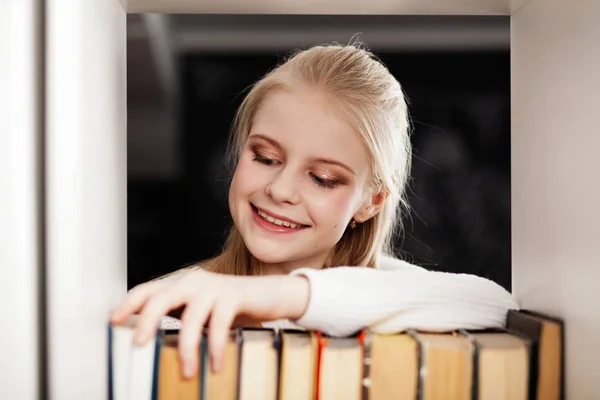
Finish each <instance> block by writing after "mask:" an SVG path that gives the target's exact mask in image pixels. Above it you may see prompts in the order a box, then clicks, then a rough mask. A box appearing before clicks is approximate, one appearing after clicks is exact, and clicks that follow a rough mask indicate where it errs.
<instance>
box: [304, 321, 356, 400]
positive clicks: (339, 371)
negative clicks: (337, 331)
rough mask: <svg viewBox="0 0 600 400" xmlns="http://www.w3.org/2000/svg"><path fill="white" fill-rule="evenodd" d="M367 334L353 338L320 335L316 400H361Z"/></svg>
mask: <svg viewBox="0 0 600 400" xmlns="http://www.w3.org/2000/svg"><path fill="white" fill-rule="evenodd" d="M363 335H364V332H360V333H359V334H357V335H354V336H350V337H330V336H325V335H320V334H319V335H318V353H317V354H318V355H317V357H318V369H317V379H316V385H317V393H316V394H317V396H316V398H317V400H318V399H323V400H326V399H345V400H360V398H361V394H362V390H361V381H362V373H363V344H362V341H363V339H364V336H363Z"/></svg>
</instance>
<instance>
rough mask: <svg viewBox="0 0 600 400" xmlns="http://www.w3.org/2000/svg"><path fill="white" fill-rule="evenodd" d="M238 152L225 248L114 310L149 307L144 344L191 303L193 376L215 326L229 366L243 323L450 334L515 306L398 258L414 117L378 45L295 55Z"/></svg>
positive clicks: (252, 107)
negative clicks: (205, 332) (204, 333)
mask: <svg viewBox="0 0 600 400" xmlns="http://www.w3.org/2000/svg"><path fill="white" fill-rule="evenodd" d="M230 148H231V154H233V161H234V163H235V172H234V175H233V178H232V180H231V186H230V190H229V209H230V212H231V216H232V218H233V227H232V229H231V233H230V235H229V238H228V240H227V242H226V244H225V246H224V250H223V252H222V253H221V254H220V255H218V256H217V257H216V258H214V259H211V260H206V261H204V262H201V263H199V264H198V265H196V266H194V267H192V268H186V269H183V270H180V271H178V272H177V273H174V274H171V275H168V276H167V277H165V278H162V279H159V280H156V281H152V282H149V283H145V284H142V285H139V286H137V287H135V288H134V289H132V290H131V291H130V293H129V294H128V296H127V297H126V299H125V300H124V302H123V303H122V304H121V305H120V306H119V307H117V308H116V310H115V311H114V313H113V315H112V322H113V323H119V322H122V321H123V320H124V319H125V318H126V317H128V316H129V315H131V314H133V313H136V312H138V313H139V319H138V324H137V329H136V342H137V343H138V344H144V343H145V342H146V341H147V340H148V339H149V338H150V336H151V335H153V334H154V332H155V329H156V327H157V325H158V324H159V322H160V321H161V317H163V316H165V315H166V314H168V313H169V312H170V311H172V310H174V309H178V308H181V307H184V310H183V314H182V317H181V330H180V338H179V352H180V356H181V360H182V363H183V370H184V373H185V374H186V375H188V376H191V375H193V374H194V373H195V371H196V370H197V367H198V356H197V355H198V346H199V341H200V337H201V330H202V327H203V326H204V325H205V323H206V322H207V321H208V325H209V328H210V329H209V352H210V358H211V365H212V367H213V368H214V369H218V368H219V367H220V365H221V363H222V359H221V357H222V350H223V347H224V345H225V343H226V338H227V332H228V330H229V329H230V327H231V326H232V325H246V324H249V323H259V324H262V326H268V327H276V328H282V327H300V328H305V329H314V330H321V331H323V332H325V333H327V334H330V335H348V334H351V333H353V332H356V331H357V330H359V329H361V328H364V327H369V328H370V329H371V330H372V331H374V332H379V333H391V332H399V331H402V330H405V329H407V328H416V329H421V330H430V331H446V330H453V329H457V328H471V329H476V328H484V327H499V326H502V325H503V324H504V319H505V316H506V313H507V311H508V310H509V309H516V308H517V304H516V303H515V301H514V300H513V298H512V297H511V295H510V294H509V293H508V292H507V291H505V290H504V289H503V288H502V287H500V286H499V285H497V284H495V283H494V282H492V281H489V280H486V279H483V278H479V277H476V276H473V275H463V274H449V273H441V272H430V271H426V270H423V269H421V268H419V267H417V266H413V265H411V264H408V263H406V262H404V261H401V260H399V259H397V258H394V257H392V256H391V255H390V254H392V252H391V250H392V249H391V243H392V237H393V233H394V232H393V231H394V227H396V226H398V225H399V223H400V221H399V215H400V214H401V210H403V209H406V202H405V197H404V196H405V186H406V182H407V179H408V176H409V167H410V160H411V148H410V141H409V120H408V112H407V107H406V102H405V99H404V96H403V92H402V89H401V87H400V84H399V83H398V82H397V81H396V80H395V79H394V77H393V76H392V75H391V74H390V73H389V71H388V70H387V69H386V68H385V67H384V66H383V65H382V64H381V63H380V62H379V61H377V60H376V59H375V58H374V57H373V55H372V54H370V53H369V52H368V51H366V50H364V49H361V48H358V47H356V46H340V45H331V46H317V47H313V48H311V49H309V50H305V51H300V52H298V53H296V54H295V55H293V56H292V57H290V58H289V59H288V60H287V61H286V62H284V63H283V64H282V65H280V66H279V67H277V68H276V69H274V70H273V71H271V72H270V73H268V74H267V75H266V76H265V77H264V78H263V79H262V80H260V81H259V82H258V83H256V84H255V85H254V87H253V88H252V90H251V91H250V92H249V94H248V96H247V97H246V98H245V100H244V101H243V103H242V105H241V106H240V108H239V110H238V113H237V116H236V119H235V122H234V130H233V135H232V141H231V147H230ZM206 212H210V210H206ZM291 321H294V322H293V323H292V322H291Z"/></svg>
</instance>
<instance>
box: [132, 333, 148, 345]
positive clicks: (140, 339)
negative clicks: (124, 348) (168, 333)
mask: <svg viewBox="0 0 600 400" xmlns="http://www.w3.org/2000/svg"><path fill="white" fill-rule="evenodd" d="M146 336H147V335H146V334H145V333H144V332H138V333H137V334H136V335H135V338H134V343H135V344H136V345H137V346H142V345H143V344H144V343H145V342H146Z"/></svg>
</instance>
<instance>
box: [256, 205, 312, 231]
mask: <svg viewBox="0 0 600 400" xmlns="http://www.w3.org/2000/svg"><path fill="white" fill-rule="evenodd" d="M252 211H253V214H254V219H255V221H256V222H257V223H258V225H260V226H261V227H263V228H265V229H268V230H270V231H275V232H281V233H283V232H297V231H299V230H302V229H303V228H307V226H306V225H302V224H299V223H296V222H291V221H288V220H285V219H280V218H276V217H274V216H272V215H270V214H267V213H266V212H264V211H262V210H259V209H258V208H256V207H255V206H254V205H253V206H252Z"/></svg>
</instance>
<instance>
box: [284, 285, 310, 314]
mask: <svg viewBox="0 0 600 400" xmlns="http://www.w3.org/2000/svg"><path fill="white" fill-rule="evenodd" d="M282 278H283V279H284V280H285V283H284V284H282V285H281V289H282V291H283V296H282V297H283V298H284V299H286V300H287V301H286V300H284V302H285V303H287V304H288V306H289V308H288V309H287V310H286V311H287V312H286V315H287V316H286V318H288V319H292V320H296V319H299V318H300V317H302V316H303V315H304V313H305V312H306V308H307V307H308V301H309V299H310V284H309V282H308V279H306V278H305V277H304V276H285V277H282Z"/></svg>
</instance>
